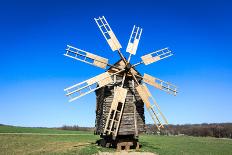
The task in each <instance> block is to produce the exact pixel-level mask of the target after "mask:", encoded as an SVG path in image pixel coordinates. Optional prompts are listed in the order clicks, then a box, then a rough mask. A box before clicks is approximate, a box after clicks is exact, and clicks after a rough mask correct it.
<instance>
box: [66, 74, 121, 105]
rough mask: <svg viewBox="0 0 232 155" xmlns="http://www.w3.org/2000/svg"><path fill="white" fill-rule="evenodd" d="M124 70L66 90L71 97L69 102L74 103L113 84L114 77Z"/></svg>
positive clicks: (103, 75) (101, 75)
mask: <svg viewBox="0 0 232 155" xmlns="http://www.w3.org/2000/svg"><path fill="white" fill-rule="evenodd" d="M122 71H123V70H121V71H119V72H116V73H114V74H110V73H109V72H105V73H102V74H100V75H97V76H95V77H93V78H91V79H88V80H86V81H83V82H80V83H78V84H75V85H73V86H71V87H68V88H66V89H64V91H66V92H67V93H66V96H70V97H71V99H70V100H69V102H72V101H74V100H76V99H78V98H80V97H82V96H84V95H87V94H89V93H91V92H93V91H95V90H97V89H99V88H101V87H103V86H105V85H107V84H110V83H113V80H112V76H113V75H115V74H117V73H120V72H122Z"/></svg>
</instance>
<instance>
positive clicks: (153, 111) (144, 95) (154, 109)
mask: <svg viewBox="0 0 232 155" xmlns="http://www.w3.org/2000/svg"><path fill="white" fill-rule="evenodd" d="M136 90H137V92H138V94H139V96H140V97H141V99H142V101H143V102H144V103H145V105H146V108H147V110H148V112H149V114H150V116H151V118H152V119H153V121H154V123H155V125H156V127H157V128H158V130H160V128H164V126H163V125H164V124H168V122H167V119H166V118H165V117H164V115H163V113H162V112H161V110H160V107H159V105H158V104H157V103H156V101H155V99H154V98H153V96H152V95H151V93H150V91H149V90H148V88H147V86H146V85H145V84H143V85H138V86H137V87H136ZM151 103H153V105H152V104H151ZM162 122H164V123H162Z"/></svg>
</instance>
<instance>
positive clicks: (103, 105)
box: [95, 75, 145, 136]
mask: <svg viewBox="0 0 232 155" xmlns="http://www.w3.org/2000/svg"><path fill="white" fill-rule="evenodd" d="M114 81H115V84H114V85H107V86H105V87H103V88H100V89H98V90H97V91H96V92H95V93H96V100H97V105H96V121H95V130H96V131H95V133H96V134H103V131H104V127H105V123H106V119H107V116H108V113H109V111H110V106H111V103H112V101H113V96H114V86H117V85H118V86H120V85H121V81H122V76H119V75H117V76H115V77H114ZM134 85H135V84H134V82H133V81H132V78H131V77H127V78H126V80H125V84H124V88H127V89H128V93H127V97H126V102H125V107H124V111H123V114H122V119H121V123H120V126H119V132H118V135H135V136H138V134H139V133H141V132H144V127H145V117H144V103H143V102H142V100H141V98H140V97H139V95H138V92H137V91H136V90H135V87H134ZM117 117H118V116H117ZM136 126H137V130H136Z"/></svg>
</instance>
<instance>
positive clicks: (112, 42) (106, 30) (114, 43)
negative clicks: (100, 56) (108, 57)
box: [94, 16, 122, 51]
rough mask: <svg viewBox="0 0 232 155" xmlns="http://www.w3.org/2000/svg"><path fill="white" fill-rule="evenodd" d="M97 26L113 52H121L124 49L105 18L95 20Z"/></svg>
mask: <svg viewBox="0 0 232 155" xmlns="http://www.w3.org/2000/svg"><path fill="white" fill-rule="evenodd" d="M94 20H95V22H96V23H97V26H98V27H99V29H100V30H101V32H102V34H103V36H104V38H105V39H106V41H107V43H108V44H109V46H110V48H111V49H112V51H115V50H119V49H120V48H122V46H121V44H120V43H119V41H118V39H117V38H116V36H115V34H114V32H113V31H112V29H111V27H110V25H109V24H108V22H107V21H106V19H105V17H104V16H102V17H99V18H94Z"/></svg>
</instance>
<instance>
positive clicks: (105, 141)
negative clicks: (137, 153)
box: [96, 135, 141, 151]
mask: <svg viewBox="0 0 232 155" xmlns="http://www.w3.org/2000/svg"><path fill="white" fill-rule="evenodd" d="M96 143H97V144H98V145H99V146H102V147H108V148H117V151H121V150H130V149H136V150H139V148H140V147H141V146H140V145H139V140H138V139H137V138H134V137H133V136H131V135H124V136H118V137H117V138H116V139H113V138H112V137H111V136H102V139H100V140H97V142H96Z"/></svg>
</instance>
